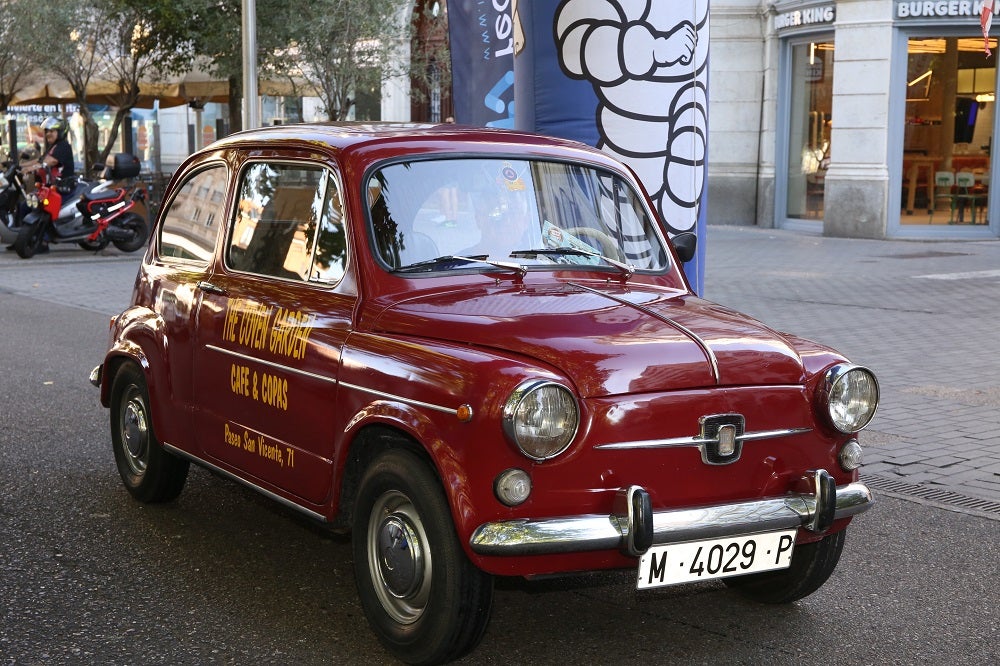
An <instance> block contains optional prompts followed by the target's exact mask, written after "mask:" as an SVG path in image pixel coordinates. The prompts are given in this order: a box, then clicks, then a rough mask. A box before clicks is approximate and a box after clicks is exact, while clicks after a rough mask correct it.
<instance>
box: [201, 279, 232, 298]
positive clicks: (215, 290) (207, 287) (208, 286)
mask: <svg viewBox="0 0 1000 666" xmlns="http://www.w3.org/2000/svg"><path fill="white" fill-rule="evenodd" d="M198 288H199V289H201V290H202V291H206V292H208V293H210V294H218V295H219V296H225V295H226V290H225V289H223V288H222V287H217V286H215V285H214V284H212V283H211V282H206V281H204V280H202V281H201V282H199V283H198Z"/></svg>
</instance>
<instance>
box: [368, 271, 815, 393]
mask: <svg viewBox="0 0 1000 666" xmlns="http://www.w3.org/2000/svg"><path fill="white" fill-rule="evenodd" d="M375 328H376V329H378V330H380V331H383V332H386V333H395V334H400V335H410V336H418V337H423V338H433V339H437V340H447V341H452V342H460V343H464V344H473V345H476V346H479V347H484V348H491V349H499V350H505V351H509V352H514V353H517V354H521V355H525V356H529V357H532V358H534V359H538V360H541V361H544V362H545V363H547V364H549V365H551V366H553V367H555V368H558V369H559V370H561V371H562V372H564V373H565V374H566V375H567V376H568V377H569V378H570V379H571V380H572V381H573V382H574V383H575V384H576V387H577V390H578V391H579V392H580V394H581V396H583V397H597V396H602V395H614V394H624V393H647V392H656V391H669V390H678V389H692V388H709V387H714V386H746V385H775V384H798V383H801V382H802V381H803V375H804V371H803V365H802V360H801V359H800V357H799V355H798V354H797V353H796V351H795V350H794V349H793V348H792V346H791V344H790V343H789V340H788V339H787V338H786V337H784V336H782V335H781V334H779V333H777V332H775V331H774V330H772V329H770V328H768V327H767V326H765V325H763V324H761V323H760V322H758V321H756V320H754V319H752V318H750V317H747V316H746V315H743V314H740V313H738V312H735V311H733V310H729V309H727V308H724V307H722V306H719V305H717V304H714V303H710V302H708V301H705V300H703V299H700V298H698V297H696V296H692V295H690V294H686V293H679V292H677V291H669V290H664V289H659V288H656V287H651V286H646V285H641V284H632V285H627V286H616V285H608V284H605V283H600V284H599V286H592V285H584V284H573V283H570V284H565V283H561V284H557V285H515V286H513V287H509V286H508V287H504V286H489V287H468V288H462V289H454V290H449V291H446V292H434V293H429V294H424V295H419V296H415V297H411V298H408V299H406V300H401V301H398V302H395V303H392V304H390V305H388V307H386V308H385V309H384V310H383V311H382V312H381V314H380V315H379V316H378V318H377V321H376V323H375Z"/></svg>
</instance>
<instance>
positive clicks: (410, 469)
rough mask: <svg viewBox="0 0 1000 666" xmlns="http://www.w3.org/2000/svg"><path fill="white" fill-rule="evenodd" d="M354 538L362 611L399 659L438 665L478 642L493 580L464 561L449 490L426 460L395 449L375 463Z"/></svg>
mask: <svg viewBox="0 0 1000 666" xmlns="http://www.w3.org/2000/svg"><path fill="white" fill-rule="evenodd" d="M352 540H353V544H352V547H353V550H354V578H355V580H356V582H357V585H358V596H359V597H360V600H361V606H362V607H363V608H364V611H365V615H366V616H367V618H368V623H369V624H370V625H371V628H372V630H373V631H374V632H375V634H376V635H377V636H378V639H379V641H381V643H382V644H383V645H384V646H385V647H386V649H388V650H389V652H391V653H392V654H393V655H394V656H395V657H396V658H398V659H400V660H401V661H403V662H406V663H409V664H439V663H443V662H446V661H451V660H453V659H457V658H459V657H461V656H462V655H464V654H466V653H467V652H469V651H470V650H472V649H473V648H474V647H476V645H478V644H479V641H480V640H481V639H482V636H483V633H484V632H485V631H486V625H487V624H488V623H489V619H490V611H491V609H492V605H493V577H492V576H491V575H489V574H486V573H484V572H482V571H480V570H479V569H477V568H476V567H475V566H473V564H472V563H471V562H470V561H469V559H468V558H467V557H466V556H465V552H464V551H463V550H462V547H461V545H460V544H459V542H458V537H457V535H456V534H455V529H454V527H453V524H452V520H451V513H450V511H449V510H448V502H447V500H446V499H445V495H444V490H443V489H442V487H441V484H440V483H439V482H438V479H437V477H436V476H435V474H434V473H433V471H432V470H431V469H430V467H429V466H428V465H427V464H426V463H425V462H424V461H423V460H421V459H420V458H419V457H418V456H416V455H415V454H413V453H411V452H409V451H404V450H400V449H394V450H390V451H387V452H385V453H383V454H381V455H380V456H379V457H378V458H376V459H375V460H374V461H373V462H372V464H371V465H370V466H369V467H368V469H367V470H366V471H365V474H364V477H363V478H362V480H361V485H360V487H359V489H358V497H357V503H356V504H355V513H354V524H353V531H352ZM390 546H391V549H390Z"/></svg>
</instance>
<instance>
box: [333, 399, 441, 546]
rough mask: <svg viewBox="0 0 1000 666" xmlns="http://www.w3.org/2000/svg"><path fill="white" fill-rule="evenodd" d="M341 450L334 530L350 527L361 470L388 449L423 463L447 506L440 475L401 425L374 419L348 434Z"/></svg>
mask: <svg viewBox="0 0 1000 666" xmlns="http://www.w3.org/2000/svg"><path fill="white" fill-rule="evenodd" d="M345 449H346V451H345V453H344V455H343V457H342V458H343V459H342V462H341V463H340V465H339V466H338V467H339V469H340V473H339V475H338V476H339V486H340V490H339V493H338V501H337V510H336V513H335V515H334V516H333V520H332V521H331V525H332V526H333V527H334V528H336V529H343V530H349V529H350V528H351V525H352V524H353V523H354V506H355V501H356V500H357V494H358V489H359V487H360V485H361V478H362V477H363V476H364V473H365V470H366V469H367V468H368V466H369V465H370V464H371V463H372V461H374V460H375V459H376V458H378V456H379V455H381V454H382V453H385V452H386V451H389V450H392V449H403V450H406V451H409V452H411V453H413V454H414V455H416V456H417V457H419V458H420V459H421V460H423V461H424V462H425V463H427V466H428V468H429V469H430V470H431V471H432V472H433V473H434V475H435V477H437V480H438V483H440V484H441V486H442V488H443V489H444V491H445V496H446V497H448V501H449V505H450V504H451V497H450V493H449V492H448V490H447V488H445V487H444V483H443V482H442V478H441V472H440V470H439V469H438V466H437V464H435V461H434V459H433V457H432V456H431V454H430V452H429V451H428V450H427V448H425V445H424V444H423V443H422V442H421V441H420V438H419V437H418V436H417V435H416V434H415V433H414V432H413V431H412V430H411V429H410V428H407V427H406V426H404V425H403V423H402V422H401V421H393V420H388V419H377V420H372V421H370V422H366V423H365V424H363V425H359V426H358V427H357V428H356V429H354V430H353V431H352V433H351V436H350V438H349V444H348V446H347V447H345Z"/></svg>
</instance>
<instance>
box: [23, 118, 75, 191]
mask: <svg viewBox="0 0 1000 666" xmlns="http://www.w3.org/2000/svg"><path fill="white" fill-rule="evenodd" d="M67 129H68V125H67V124H66V121H65V120H63V119H62V118H56V117H55V116H49V117H48V118H46V119H45V120H44V121H43V122H42V131H43V132H44V133H45V155H44V157H42V159H41V160H39V162H38V164H36V165H33V166H30V167H26V168H25V170H26V171H34V170H37V169H40V168H41V167H42V165H46V166H48V167H49V168H50V169H52V175H53V177H54V178H68V177H70V176H72V175H74V173H75V167H74V165H73V148H72V146H70V145H69V141H68V140H67V138H66V130H67Z"/></svg>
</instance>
